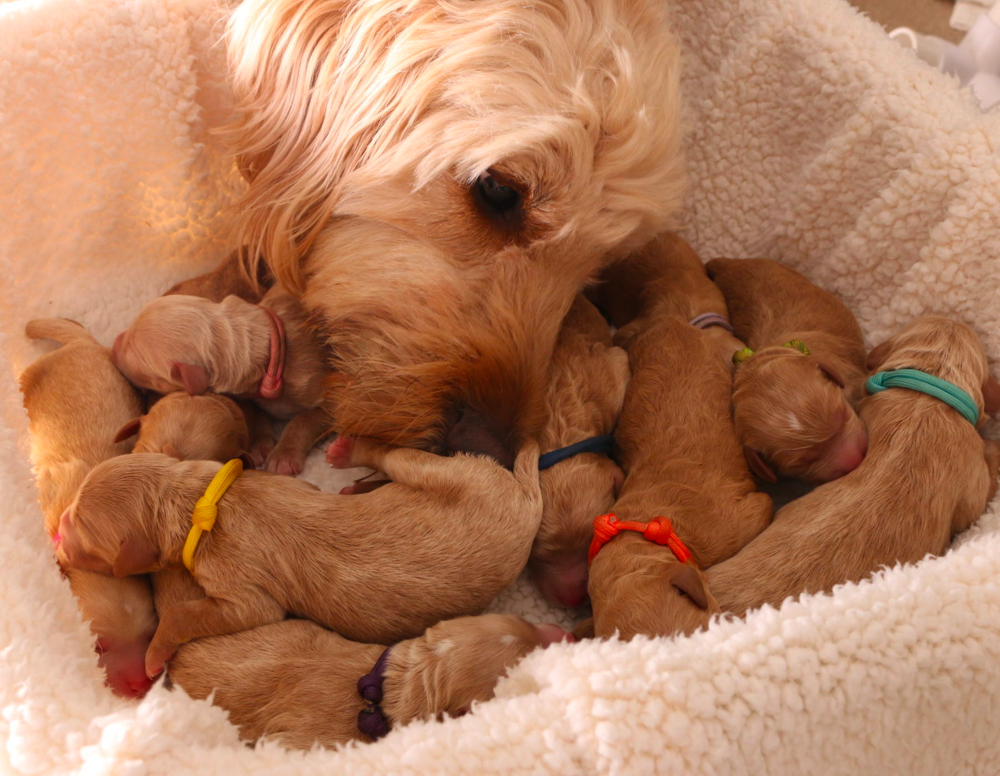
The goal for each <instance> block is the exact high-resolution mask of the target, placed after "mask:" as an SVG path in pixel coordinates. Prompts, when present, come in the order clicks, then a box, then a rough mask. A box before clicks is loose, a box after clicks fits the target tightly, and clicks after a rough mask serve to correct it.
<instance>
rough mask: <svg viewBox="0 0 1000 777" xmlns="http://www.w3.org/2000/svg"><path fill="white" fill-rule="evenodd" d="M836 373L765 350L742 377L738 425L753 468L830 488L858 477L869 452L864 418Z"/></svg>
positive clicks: (736, 388) (769, 476)
mask: <svg viewBox="0 0 1000 777" xmlns="http://www.w3.org/2000/svg"><path fill="white" fill-rule="evenodd" d="M842 388H843V381H842V380H840V379H839V377H838V376H837V375H836V374H835V373H834V372H833V369H832V368H830V367H827V366H825V365H823V364H822V363H821V362H819V361H817V360H816V359H815V358H813V357H812V356H805V355H804V354H800V353H796V352H794V351H793V350H792V349H790V348H784V347H775V348H766V349H762V350H761V351H759V352H757V353H756V354H754V356H753V358H751V359H749V360H747V361H746V362H745V363H744V364H742V365H740V367H739V368H738V369H737V371H736V376H735V379H734V382H733V420H734V422H735V425H736V433H737V435H738V436H739V438H740V442H741V443H742V444H743V446H744V448H745V449H746V451H747V460H748V463H749V464H750V467H751V469H753V470H754V472H755V473H756V474H757V475H758V476H759V477H761V478H763V479H765V480H771V481H773V480H775V476H776V475H779V474H780V475H786V476H788V477H795V478H800V479H802V480H805V481H807V482H810V483H825V482H827V481H830V480H834V479H836V478H839V477H842V476H843V475H846V474H847V473H848V472H851V471H852V470H854V469H855V468H856V467H857V466H858V465H859V464H860V463H861V462H862V461H863V460H864V457H865V453H866V452H867V450H868V435H867V432H866V431H865V428H864V425H863V424H862V423H861V419H859V418H858V416H857V413H855V412H854V409H853V408H852V407H851V405H850V403H849V402H848V401H847V398H846V397H845V396H844V392H843V390H842Z"/></svg>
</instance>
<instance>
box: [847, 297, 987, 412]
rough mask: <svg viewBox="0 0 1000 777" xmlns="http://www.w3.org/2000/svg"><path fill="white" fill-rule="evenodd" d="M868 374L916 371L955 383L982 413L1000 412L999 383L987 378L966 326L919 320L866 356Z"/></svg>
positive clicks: (943, 320) (937, 318)
mask: <svg viewBox="0 0 1000 777" xmlns="http://www.w3.org/2000/svg"><path fill="white" fill-rule="evenodd" d="M865 366H866V367H867V368H868V370H869V371H871V372H877V371H888V370H900V369H907V368H909V369H915V370H921V371H923V372H927V373H930V374H931V375H935V376H937V377H939V378H942V379H944V380H947V381H950V382H951V383H954V384H955V385H956V386H958V387H959V388H961V389H963V390H964V391H965V392H966V393H967V394H968V395H969V396H970V397H972V399H973V401H974V402H975V403H976V405H977V407H978V408H979V423H980V424H981V423H982V422H983V421H984V415H983V414H984V413H996V412H1000V383H997V381H996V379H995V378H993V377H992V376H991V375H990V369H989V364H988V362H987V360H986V354H985V353H984V351H983V346H982V344H981V343H980V342H979V338H978V337H976V334H975V333H974V332H973V331H972V330H971V329H970V328H969V327H967V326H966V325H965V324H962V323H960V322H958V321H952V320H951V319H947V318H941V317H940V316H925V317H924V318H919V319H917V320H916V321H914V322H913V323H912V324H910V325H909V326H908V327H906V328H905V329H903V330H902V331H901V332H899V333H898V334H896V335H895V336H893V337H891V338H890V339H889V340H887V341H885V342H884V343H882V344H881V345H879V346H876V347H875V348H873V349H872V351H871V353H869V354H868V359H867V361H866V362H865Z"/></svg>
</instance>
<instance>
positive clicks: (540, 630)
mask: <svg viewBox="0 0 1000 777" xmlns="http://www.w3.org/2000/svg"><path fill="white" fill-rule="evenodd" d="M535 631H536V632H537V634H538V641H539V643H540V644H541V646H542V647H548V646H549V645H554V644H555V643H556V642H576V637H574V636H573V635H572V634H570V633H569V632H568V631H566V629H563V628H560V627H559V626H556V624H554V623H543V624H542V625H541V626H535Z"/></svg>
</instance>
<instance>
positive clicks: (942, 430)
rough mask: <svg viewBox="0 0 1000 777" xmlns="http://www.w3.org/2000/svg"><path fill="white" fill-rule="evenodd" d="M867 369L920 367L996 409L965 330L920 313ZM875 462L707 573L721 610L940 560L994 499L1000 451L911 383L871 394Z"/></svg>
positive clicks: (996, 390) (997, 401) (800, 504)
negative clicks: (891, 568)
mask: <svg viewBox="0 0 1000 777" xmlns="http://www.w3.org/2000/svg"><path fill="white" fill-rule="evenodd" d="M869 367H870V368H871V369H873V370H880V371H889V370H898V369H904V368H908V369H916V370H921V371H923V372H926V373H929V374H931V375H934V376H936V377H938V378H943V379H944V380H947V381H950V382H951V383H953V384H954V385H956V386H958V387H959V388H961V389H962V390H964V391H965V392H967V394H968V395H969V397H970V398H971V400H972V402H971V403H970V404H971V411H970V412H972V413H974V414H976V413H978V414H979V418H978V421H979V422H981V421H982V418H983V416H982V415H981V414H982V413H983V411H984V409H985V412H990V413H992V412H996V411H997V410H998V409H1000V385H998V384H997V382H996V381H995V380H994V379H993V378H991V377H990V374H989V369H988V367H987V364H986V356H985V354H984V353H983V349H982V346H981V345H980V344H979V341H978V340H977V338H976V336H975V335H974V334H973V333H972V331H971V330H970V329H969V328H968V327H966V326H965V325H964V324H960V323H957V322H955V321H949V320H948V319H944V318H933V317H929V318H921V319H919V320H917V321H915V322H914V323H913V324H911V325H910V326H908V327H906V328H905V329H904V330H903V331H902V332H900V333H899V334H897V335H896V336H895V337H893V338H891V339H890V340H889V341H888V342H886V343H883V344H882V345H880V346H879V347H878V348H876V349H875V350H873V351H872V353H871V355H870V357H869ZM859 410H860V413H861V418H862V420H863V421H864V422H865V423H866V424H867V426H868V432H869V440H870V442H869V448H868V455H867V456H866V457H865V460H864V461H863V462H862V463H861V465H860V466H859V467H858V468H857V469H855V470H854V471H853V472H851V473H849V474H847V475H845V476H844V477H842V478H840V479H839V480H836V481H834V482H832V483H827V484H825V485H822V486H820V487H818V488H816V489H814V490H813V491H812V492H810V493H809V494H807V495H806V496H804V497H802V498H800V499H797V500H795V501H794V502H791V503H790V504H788V505H786V506H785V507H783V508H782V509H780V510H779V511H778V512H777V514H776V515H775V517H774V523H772V524H771V526H770V527H768V528H767V529H766V530H765V531H764V532H762V533H761V534H760V535H759V536H758V537H757V538H756V539H755V540H754V541H753V542H751V543H750V544H749V545H747V547H746V548H744V549H743V550H742V551H741V552H740V553H738V554H737V555H735V556H734V557H733V558H731V559H729V560H728V561H725V562H723V563H721V564H719V565H717V566H714V567H712V568H711V569H709V570H708V573H707V574H708V583H709V588H710V589H711V591H712V593H713V594H714V595H715V597H716V599H717V600H718V602H719V605H720V606H721V608H722V609H723V610H724V611H726V612H732V613H735V614H737V615H743V614H744V613H745V612H746V611H747V610H749V609H752V608H755V607H760V606H761V605H764V604H771V605H774V606H778V605H779V604H781V602H782V601H784V600H785V599H786V598H787V597H789V596H796V595H798V594H801V593H817V592H820V591H829V590H830V589H832V588H833V587H834V586H836V585H839V584H841V583H846V582H849V581H858V580H862V579H864V578H865V577H867V576H868V575H869V574H871V573H872V572H874V571H875V570H877V569H879V568H880V567H882V566H891V565H893V564H898V563H907V562H915V561H919V560H920V559H921V558H923V557H924V556H926V555H927V554H928V553H933V554H941V553H943V552H944V551H945V549H946V548H947V547H948V545H949V543H950V542H951V539H952V537H953V536H954V535H955V534H957V533H958V532H961V531H964V530H965V529H967V528H968V527H969V526H970V525H971V524H972V523H974V522H975V520H976V519H977V518H978V517H979V516H980V515H981V514H982V512H983V510H984V509H985V508H986V505H987V504H988V502H989V501H990V500H991V499H992V498H993V494H994V493H995V491H996V486H997V469H998V467H1000V446H998V445H997V444H996V443H995V442H993V441H992V440H985V441H984V440H983V439H982V437H980V436H979V433H978V432H977V431H976V427H975V426H974V425H973V424H971V423H969V421H968V420H966V419H965V418H963V417H962V415H960V414H959V412H958V411H956V410H955V409H954V408H952V407H949V406H948V405H946V404H945V403H944V402H942V401H941V400H939V399H937V398H935V397H932V396H928V395H927V394H924V393H919V392H917V391H911V390H909V389H904V388H890V389H886V390H884V391H881V392H879V393H876V394H875V395H874V396H869V397H866V398H865V399H864V400H862V402H861V404H860V407H859Z"/></svg>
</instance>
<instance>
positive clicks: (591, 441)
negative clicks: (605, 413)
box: [538, 434, 615, 471]
mask: <svg viewBox="0 0 1000 777" xmlns="http://www.w3.org/2000/svg"><path fill="white" fill-rule="evenodd" d="M614 447H615V436H614V435H613V434H602V435H600V436H599V437H588V438H587V439H586V440H580V442H575V443H573V444H572V445H567V446H566V447H565V448H556V449H555V450H554V451H549V452H548V453H543V454H542V455H541V456H539V457H538V469H539V471H541V470H543V469H548V468H549V467H551V466H552V465H553V464H558V463H559V462H560V461H565V460H566V459H571V458H573V457H574V456H576V454H578V453H605V454H608V455H610V454H611V451H612V450H614Z"/></svg>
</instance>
